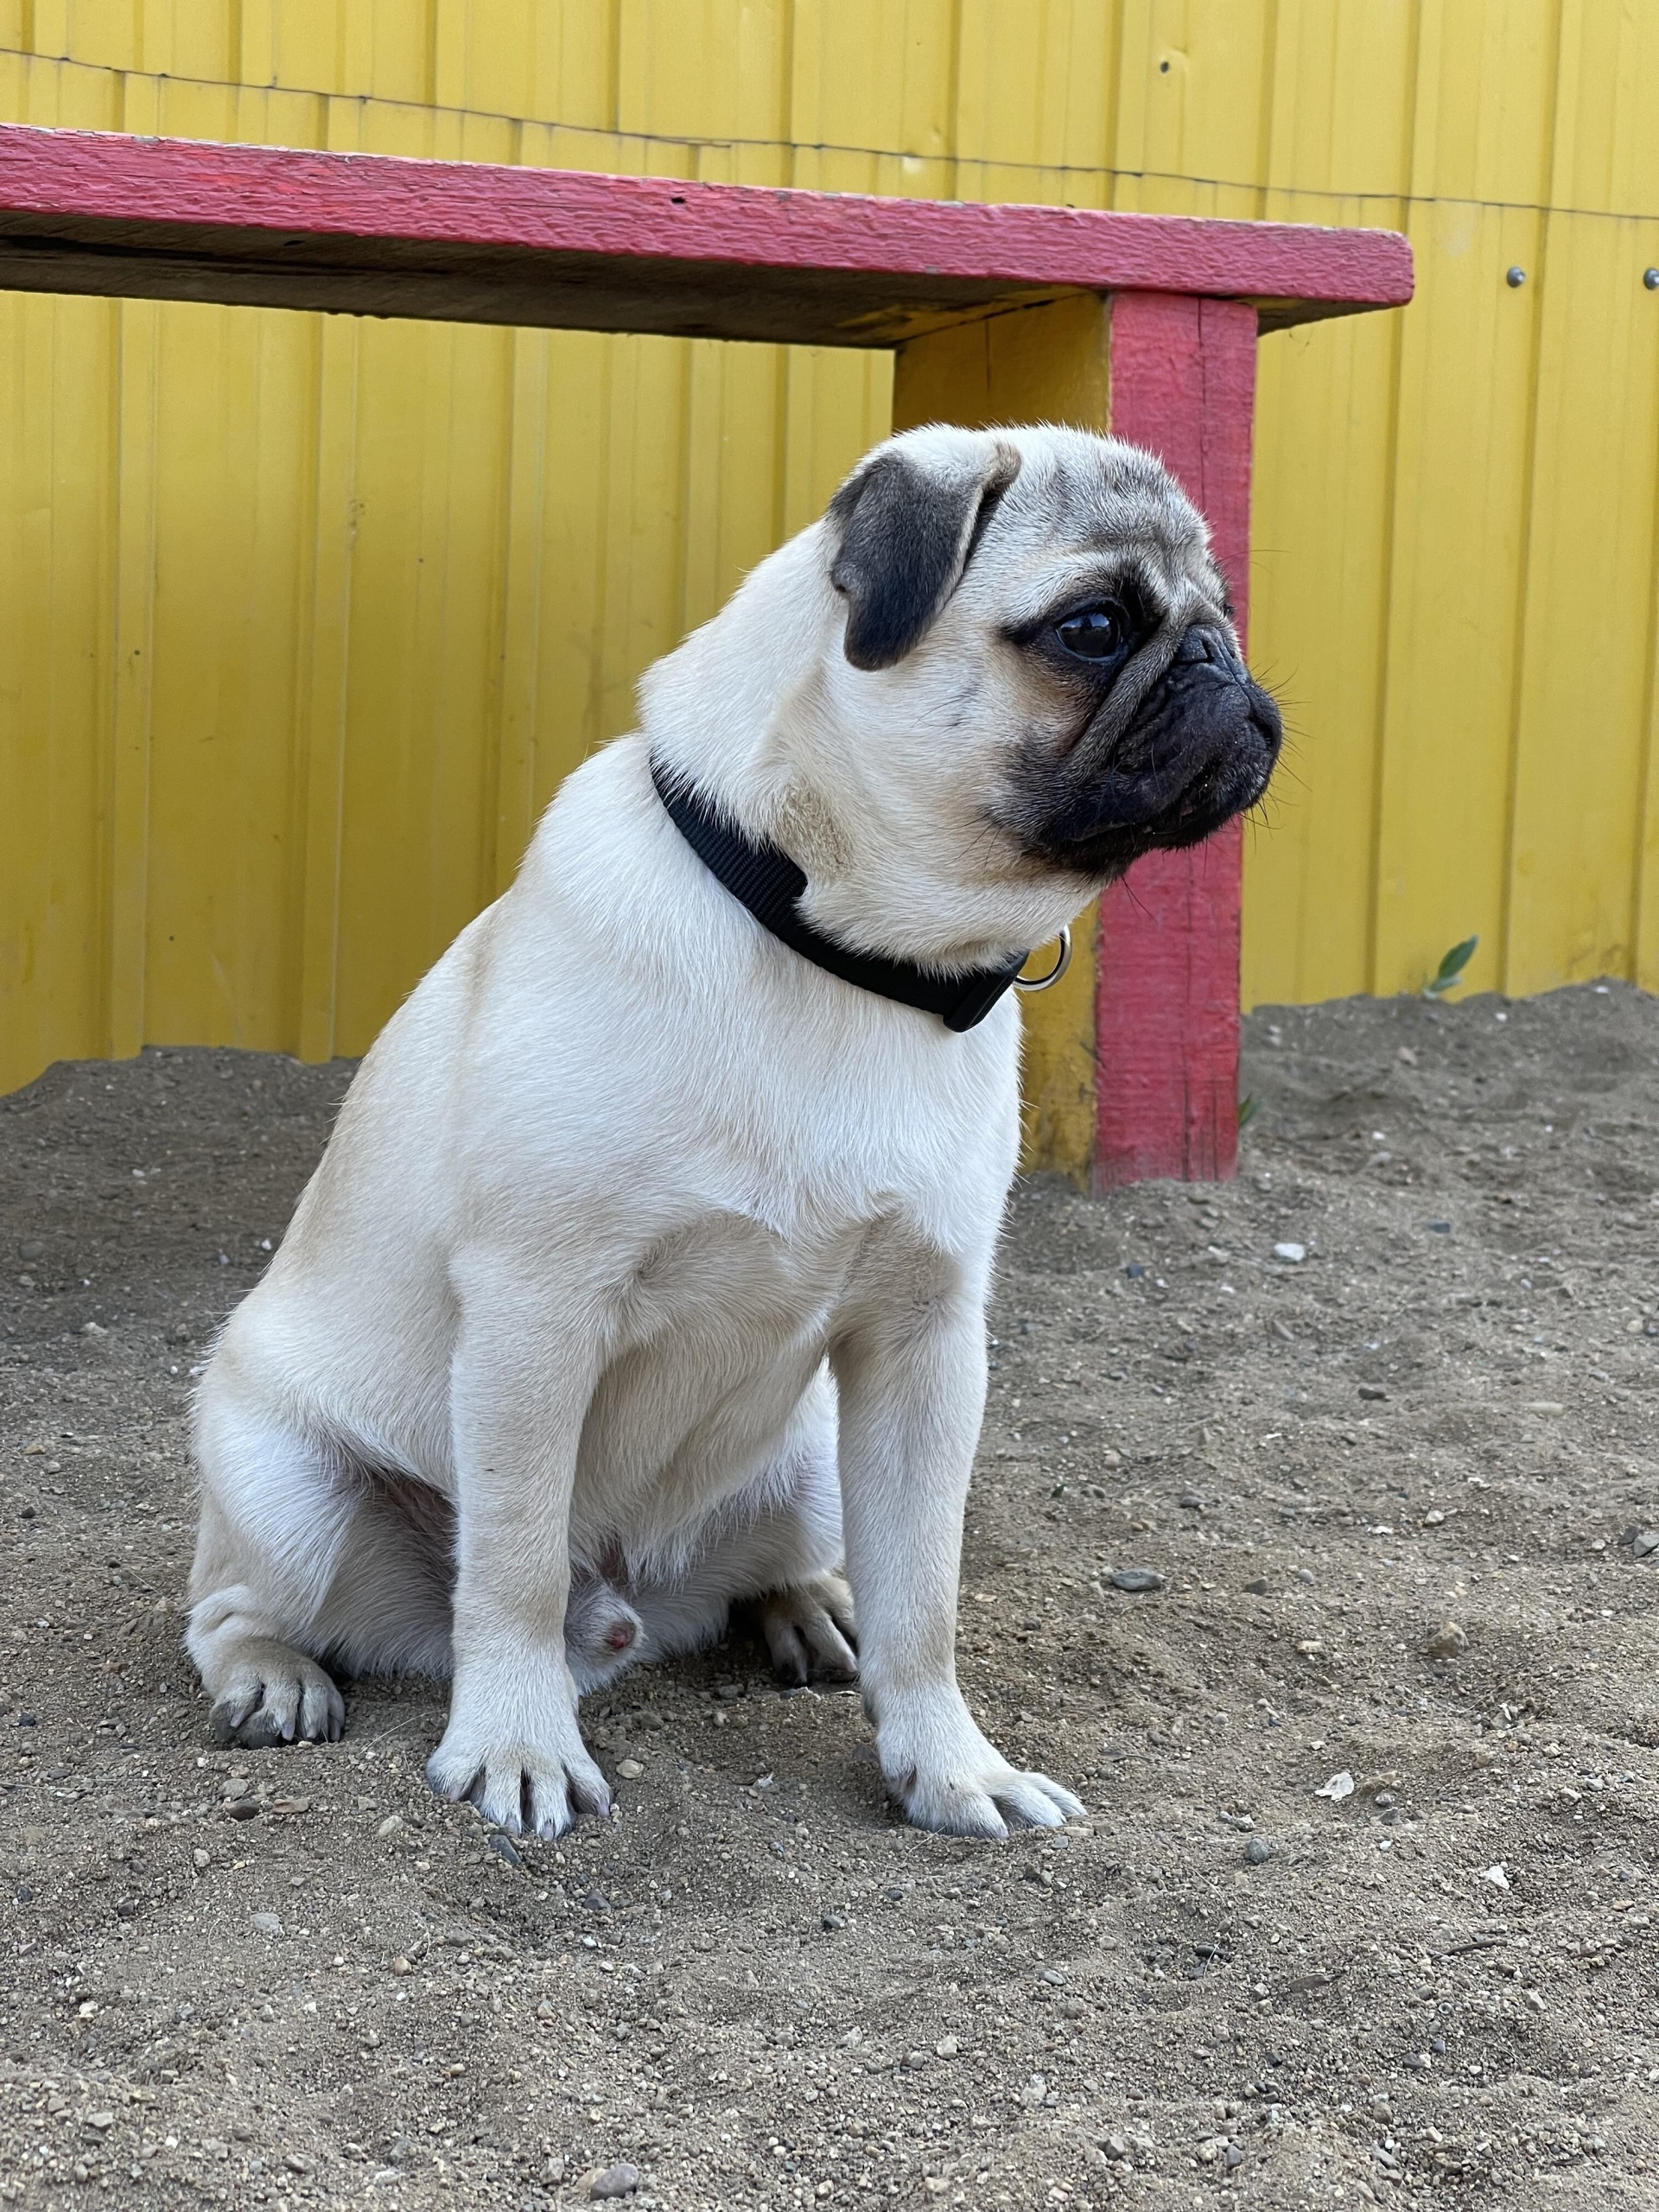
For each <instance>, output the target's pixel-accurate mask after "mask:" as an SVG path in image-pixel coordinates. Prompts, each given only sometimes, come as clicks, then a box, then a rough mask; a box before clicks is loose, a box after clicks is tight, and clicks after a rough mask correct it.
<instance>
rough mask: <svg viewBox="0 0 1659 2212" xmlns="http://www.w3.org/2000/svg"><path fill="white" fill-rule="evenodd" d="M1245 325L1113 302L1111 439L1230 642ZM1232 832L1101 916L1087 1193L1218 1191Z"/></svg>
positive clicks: (1242, 582)
mask: <svg viewBox="0 0 1659 2212" xmlns="http://www.w3.org/2000/svg"><path fill="white" fill-rule="evenodd" d="M1255 338H1256V323H1255V314H1254V311H1253V310H1252V309H1251V308H1249V307H1246V306H1243V305H1240V304H1238V303H1236V302H1225V301H1217V300H1179V299H1170V298H1167V297H1163V296H1159V295H1157V294H1152V293H1141V294H1134V293H1131V294H1128V295H1124V296H1119V297H1118V298H1117V299H1116V300H1114V302H1113V303H1112V333H1111V427H1112V435H1114V436H1115V437H1120V438H1127V439H1128V440H1130V441H1131V442H1133V443H1134V444H1135V445H1141V446H1146V447H1148V448H1150V449H1151V450H1152V451H1153V452H1154V453H1155V454H1158V455H1159V457H1160V460H1161V461H1163V462H1164V464H1165V466H1166V467H1168V468H1169V469H1171V470H1172V471H1173V473H1174V474H1175V475H1176V476H1177V477H1178V478H1179V480H1180V482H1181V484H1182V486H1184V487H1185V491H1186V493H1187V494H1188V496H1189V497H1190V498H1191V499H1192V501H1193V502H1194V504H1195V505H1197V506H1198V508H1199V509H1200V510H1201V511H1202V512H1203V513H1204V515H1205V518H1206V519H1207V520H1208V522H1209V524H1210V528H1211V539H1212V543H1213V544H1214V547H1215V551H1216V556H1217V560H1218V561H1219V562H1220V563H1221V567H1222V569H1223V572H1224V574H1225V575H1226V576H1227V578H1228V582H1229V585H1230V590H1231V594H1232V600H1233V606H1234V613H1235V620H1236V623H1237V625H1238V630H1239V635H1240V638H1241V639H1243V637H1244V634H1245V631H1246V626H1247V621H1248V614H1249V519H1250V425H1251V413H1252V409H1253V405H1254V401H1255ZM1239 866H1240V830H1239V826H1238V824H1237V823H1232V824H1230V826H1229V827H1228V828H1227V829H1224V830H1222V831H1220V832H1219V833H1218V834H1217V836H1214V837H1211V838H1210V839H1209V840H1207V841H1206V842H1205V843H1204V844H1202V845H1200V846H1198V847H1197V848H1196V849H1194V850H1192V851H1190V852H1185V853H1153V854H1149V855H1147V858H1146V859H1145V860H1143V861H1138V862H1137V863H1136V865H1135V868H1133V869H1132V870H1131V872H1130V874H1129V875H1128V878H1127V879H1126V880H1125V881H1124V882H1123V883H1122V884H1119V885H1116V886H1114V887H1113V888H1112V889H1111V890H1109V892H1108V893H1106V895H1105V897H1104V898H1103V899H1102V900H1101V902H1100V930H1099V938H1098V949H1097V952H1096V967H1097V983H1096V998H1095V1033H1096V1058H1097V1065H1098V1075H1097V1077H1096V1102H1097V1106H1096V1138H1095V1183H1096V1188H1098V1189H1103V1190H1104V1189H1111V1188H1115V1187H1116V1186H1118V1185H1122V1184H1125V1183H1135V1182H1143V1181H1145V1180H1147V1179H1148V1178H1150V1177H1154V1176H1175V1177H1181V1178H1185V1179H1189V1180H1202V1179H1209V1178H1219V1177H1225V1176H1229V1175H1230V1174H1231V1173H1232V1172H1233V1167H1234V1164H1235V1160H1236V1154H1237V1149H1238V951H1239Z"/></svg>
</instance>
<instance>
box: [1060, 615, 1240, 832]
mask: <svg viewBox="0 0 1659 2212" xmlns="http://www.w3.org/2000/svg"><path fill="white" fill-rule="evenodd" d="M1111 705H1112V702H1111V700H1110V699H1108V700H1107V701H1106V702H1105V703H1104V705H1103V708H1102V709H1101V710H1100V712H1099V713H1098V714H1097V715H1096V717H1095V719H1094V721H1092V722H1091V723H1090V726H1089V728H1087V729H1086V730H1085V731H1084V734H1083V736H1082V737H1081V739H1080V740H1079V741H1078V742H1077V745H1076V746H1075V747H1073V748H1072V749H1071V753H1070V754H1069V755H1068V756H1067V758H1066V760H1065V761H1064V762H1063V763H1062V764H1061V765H1060V766H1059V767H1058V770H1057V771H1051V772H1050V774H1049V775H1048V776H1047V777H1046V779H1045V782H1046V786H1047V788H1046V792H1045V793H1044V795H1043V802H1042V803H1040V804H1041V810H1040V813H1039V817H1038V818H1037V819H1036V820H1035V821H1034V822H1033V820H1032V812H1033V810H1032V809H1031V808H1030V803H1029V801H1027V805H1026V806H1025V807H1022V809H1021V813H1022V815H1023V816H1024V817H1025V821H1024V823H1022V827H1021V839H1022V842H1023V843H1024V844H1025V846H1026V849H1027V851H1028V852H1030V853H1031V854H1033V856H1034V857H1038V858H1040V859H1042V860H1044V861H1047V862H1049V863H1050V864H1051V865H1052V866H1056V867H1061V868H1067V869H1070V870H1074V871H1076V872H1077V873H1078V874H1086V875H1116V874H1122V870H1123V869H1124V868H1127V867H1128V865H1129V863H1130V861H1135V860H1138V859H1139V858H1140V857H1141V855H1142V854H1143V853H1149V852H1154V851H1159V850H1164V851H1168V850H1171V849H1174V848H1176V847H1179V846H1182V845H1196V844H1197V843H1198V842H1199V841H1200V839H1202V838H1205V837H1207V836H1210V835H1211V832H1212V831H1213V830H1216V829H1220V827H1221V825H1222V824H1223V823H1224V822H1229V821H1230V820H1231V819H1232V817H1233V816H1234V815H1236V814H1242V813H1243V812H1244V811H1245V810H1246V809H1247V808H1249V807H1252V806H1254V805H1255V802H1256V801H1257V800H1258V799H1259V798H1261V797H1262V793H1263V792H1264V791H1266V790H1267V787H1268V779H1269V777H1270V776H1271V775H1272V773H1273V770H1274V763H1275V761H1276V760H1278V758H1279V747H1280V743H1281V738H1282V735H1283V730H1282V726H1281V722H1280V719H1279V709H1278V708H1277V707H1276V706H1275V705H1274V702H1273V701H1272V700H1271V699H1270V698H1269V697H1268V694H1267V693H1266V692H1265V691H1263V690H1262V688H1261V686H1260V685H1259V684H1257V683H1253V682H1252V681H1251V678H1250V676H1249V671H1248V670H1247V669H1246V668H1245V666H1244V664H1243V661H1242V660H1241V659H1240V658H1239V656H1238V653H1237V651H1236V648H1235V646H1234V645H1233V642H1232V640H1231V639H1230V637H1229V636H1228V635H1227V634H1226V632H1224V631H1222V630H1218V629H1215V628H1211V627H1209V626H1203V625H1198V624H1194V626H1192V628H1191V629H1189V630H1188V631H1187V632H1186V633H1185V636H1184V637H1183V638H1182V639H1181V641H1180V644H1179V645H1178V646H1177V647H1176V650H1175V653H1174V656H1173V658H1172V660H1171V661H1170V664H1169V666H1168V667H1167V668H1166V670H1165V671H1164V673H1163V675H1162V676H1161V677H1160V678H1159V679H1158V681H1157V682H1156V683H1154V685H1153V687H1152V689H1151V690H1150V691H1149V692H1148V693H1147V696H1146V698H1145V699H1144V700H1143V701H1142V702H1141V704H1140V705H1139V707H1138V708H1137V709H1135V712H1134V714H1133V715H1132V716H1131V718H1130V720H1129V721H1128V725H1127V727H1123V728H1117V729H1114V728H1113V727H1112V723H1113V721H1114V719H1115V718H1114V717H1113V715H1112V713H1111Z"/></svg>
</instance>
